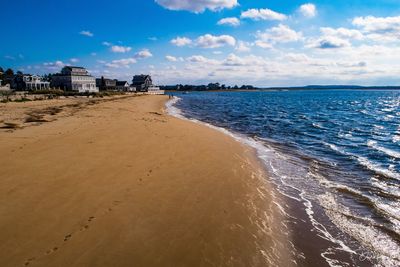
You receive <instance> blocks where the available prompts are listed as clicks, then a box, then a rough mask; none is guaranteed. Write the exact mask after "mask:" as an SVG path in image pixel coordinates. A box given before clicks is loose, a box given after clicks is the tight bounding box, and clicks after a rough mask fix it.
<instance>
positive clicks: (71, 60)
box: [69, 58, 79, 63]
mask: <svg viewBox="0 0 400 267" xmlns="http://www.w3.org/2000/svg"><path fill="white" fill-rule="evenodd" d="M69 61H70V62H71V63H77V62H79V59H77V58H71V59H70V60H69Z"/></svg>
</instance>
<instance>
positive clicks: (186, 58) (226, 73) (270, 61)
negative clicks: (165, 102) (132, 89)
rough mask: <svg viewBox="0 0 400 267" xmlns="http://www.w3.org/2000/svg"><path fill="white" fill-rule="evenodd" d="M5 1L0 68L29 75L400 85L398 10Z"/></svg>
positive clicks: (335, 5) (333, 4) (353, 2)
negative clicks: (82, 72) (80, 72)
mask: <svg viewBox="0 0 400 267" xmlns="http://www.w3.org/2000/svg"><path fill="white" fill-rule="evenodd" d="M0 1H1V6H2V11H1V13H2V15H1V16H0V22H1V24H2V25H3V27H2V34H1V36H2V37H1V39H2V40H1V42H0V66H2V67H3V68H8V67H11V68H14V69H15V70H18V69H19V70H22V71H24V72H26V73H37V74H43V73H49V72H58V71H59V70H60V69H61V67H62V66H63V65H79V66H84V67H87V68H88V69H89V71H90V72H91V73H92V74H93V75H94V76H101V75H104V76H106V77H112V78H119V79H125V80H130V79H131V77H132V75H134V74H139V73H151V74H152V75H153V76H154V79H155V81H156V82H158V83H159V84H176V83H192V84H200V83H208V82H217V81H219V82H222V83H225V84H229V85H234V84H254V85H258V86H290V85H307V84H363V85H389V84H390V85H392V84H393V85H400V68H399V63H398V62H400V46H399V44H400V3H399V1H398V0H375V1H372V0H363V1H362V0H336V1H334V0H318V1H312V2H307V1H298V0H291V1H289V0H282V1H278V0H270V1H267V0H257V1H256V0H247V1H246V0H198V1H195V0H155V1H154V0H146V1H143V0H140V1H139V0H114V1H102V0H99V1H91V0H87V1H82V0H80V1H79V0H70V1H54V0H53V1H50V0H37V1H29V0H22V1H15V0H13V1H11V0H0Z"/></svg>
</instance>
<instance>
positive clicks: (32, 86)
mask: <svg viewBox="0 0 400 267" xmlns="http://www.w3.org/2000/svg"><path fill="white" fill-rule="evenodd" d="M22 79H23V83H24V85H25V86H24V87H25V90H28V91H37V90H47V89H50V82H46V81H43V79H42V78H41V77H40V76H37V75H29V74H28V75H24V76H23V77H22Z"/></svg>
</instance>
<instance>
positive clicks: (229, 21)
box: [217, 17, 240, 27]
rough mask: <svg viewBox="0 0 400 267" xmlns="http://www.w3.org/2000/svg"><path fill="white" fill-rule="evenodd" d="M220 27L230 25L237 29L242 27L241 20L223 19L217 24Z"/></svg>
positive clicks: (233, 18)
mask: <svg viewBox="0 0 400 267" xmlns="http://www.w3.org/2000/svg"><path fill="white" fill-rule="evenodd" d="M217 24H218V25H229V26H233V27H237V26H239V25H240V20H239V19H238V18H235V17H230V18H223V19H221V20H219V21H218V22H217Z"/></svg>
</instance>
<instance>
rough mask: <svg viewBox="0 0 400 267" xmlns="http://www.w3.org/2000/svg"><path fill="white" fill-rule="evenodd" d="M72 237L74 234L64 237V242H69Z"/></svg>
mask: <svg viewBox="0 0 400 267" xmlns="http://www.w3.org/2000/svg"><path fill="white" fill-rule="evenodd" d="M71 237H72V234H69V235H66V236H65V237H64V242H67V241H68V240H69V239H70V238H71Z"/></svg>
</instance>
